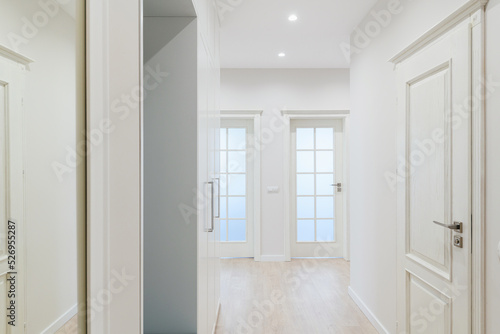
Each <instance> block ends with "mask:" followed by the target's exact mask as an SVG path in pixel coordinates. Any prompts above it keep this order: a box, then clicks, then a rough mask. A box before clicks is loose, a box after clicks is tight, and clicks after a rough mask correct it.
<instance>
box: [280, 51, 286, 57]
mask: <svg viewBox="0 0 500 334" xmlns="http://www.w3.org/2000/svg"><path fill="white" fill-rule="evenodd" d="M284 56H286V54H285V53H284V52H280V53H278V57H284Z"/></svg>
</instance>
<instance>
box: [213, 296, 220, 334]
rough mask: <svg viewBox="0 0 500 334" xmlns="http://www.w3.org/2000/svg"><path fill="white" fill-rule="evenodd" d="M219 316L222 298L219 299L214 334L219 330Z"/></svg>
mask: <svg viewBox="0 0 500 334" xmlns="http://www.w3.org/2000/svg"><path fill="white" fill-rule="evenodd" d="M219 314H220V298H219V303H218V304H217V313H215V323H214V327H213V329H212V334H215V331H216V330H217V323H218V322H219Z"/></svg>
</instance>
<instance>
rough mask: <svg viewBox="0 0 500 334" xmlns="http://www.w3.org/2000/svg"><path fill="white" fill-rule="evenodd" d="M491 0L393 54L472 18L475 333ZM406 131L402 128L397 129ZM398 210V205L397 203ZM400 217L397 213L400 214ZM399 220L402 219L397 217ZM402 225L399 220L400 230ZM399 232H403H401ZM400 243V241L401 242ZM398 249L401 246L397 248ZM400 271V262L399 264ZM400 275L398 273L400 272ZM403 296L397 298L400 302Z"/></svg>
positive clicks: (475, 327)
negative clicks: (487, 11)
mask: <svg viewBox="0 0 500 334" xmlns="http://www.w3.org/2000/svg"><path fill="white" fill-rule="evenodd" d="M487 3H488V0H471V1H469V2H468V3H466V4H465V5H463V6H462V7H461V8H459V9H458V10H457V11H456V12H454V13H453V14H451V15H450V16H449V17H447V18H446V19H445V20H443V21H442V22H441V23H439V24H438V25H436V26H435V27H434V28H432V29H431V30H429V31H428V32H426V33H425V34H424V35H422V36H421V37H420V38H418V39H417V40H416V41H415V42H414V43H412V44H411V45H410V46H408V47H407V48H405V49H404V50H403V51H401V52H400V53H398V54H397V55H396V56H395V57H393V58H392V59H391V60H390V62H392V63H394V64H395V65H396V69H397V65H398V64H400V63H401V62H403V61H404V60H406V59H408V58H409V57H410V56H412V55H413V54H415V53H417V52H419V51H420V50H421V49H423V48H424V47H426V46H428V45H429V44H431V43H432V42H434V41H435V40H436V39H438V38H439V37H440V36H442V35H443V34H445V33H447V32H448V31H450V30H451V29H452V28H454V27H455V26H456V25H457V24H458V23H460V22H463V21H464V20H467V19H470V22H471V34H470V36H471V41H472V49H473V52H472V64H471V77H472V80H471V82H472V85H471V87H470V88H471V90H470V92H471V93H470V96H471V110H472V193H471V198H472V222H473V224H472V268H471V269H472V270H471V272H472V291H471V294H472V296H471V301H472V303H471V307H472V310H471V314H472V333H474V334H479V333H484V331H485V249H484V247H485V242H484V240H485V226H484V223H485V221H484V217H485V190H486V187H485V142H486V141H485V108H486V106H485V102H486V95H485V94H486V91H485V87H484V83H485V82H486V81H485V61H484V55H485V24H484V20H485V6H486V4H487ZM400 131H403V129H401V128H399V129H398V132H400ZM398 211H399V205H398ZM399 216H400V214H399V212H398V217H399ZM398 219H399V218H398ZM399 226H400V224H399V223H398V229H399ZM398 235H400V233H399V231H398ZM399 242H401V241H400V240H398V243H399ZM398 249H399V248H398ZM398 270H399V264H398ZM398 278H399V275H398ZM400 299H401V297H400V296H399V297H398V303H399V300H400Z"/></svg>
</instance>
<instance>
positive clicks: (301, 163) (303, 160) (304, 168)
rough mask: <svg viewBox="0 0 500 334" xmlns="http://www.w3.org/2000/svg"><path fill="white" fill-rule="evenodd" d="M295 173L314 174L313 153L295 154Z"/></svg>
mask: <svg viewBox="0 0 500 334" xmlns="http://www.w3.org/2000/svg"><path fill="white" fill-rule="evenodd" d="M297 172H298V173H314V152H297Z"/></svg>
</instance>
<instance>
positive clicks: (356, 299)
mask: <svg viewBox="0 0 500 334" xmlns="http://www.w3.org/2000/svg"><path fill="white" fill-rule="evenodd" d="M348 291H349V296H351V298H352V300H354V302H355V303H356V305H358V307H359V308H360V309H361V311H362V312H363V313H364V314H365V315H366V317H367V318H368V320H370V322H371V323H372V325H373V327H375V329H376V330H377V331H378V332H379V333H380V334H389V331H388V330H387V329H386V328H385V327H384V326H383V325H382V323H381V322H380V321H379V320H378V319H377V317H376V316H375V315H374V314H373V313H372V311H370V309H369V308H368V306H366V304H365V303H363V301H362V300H361V299H360V298H359V296H358V295H357V294H356V292H354V290H353V289H352V288H351V287H349V290H348Z"/></svg>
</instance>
